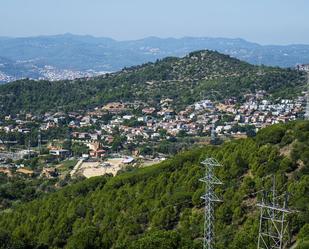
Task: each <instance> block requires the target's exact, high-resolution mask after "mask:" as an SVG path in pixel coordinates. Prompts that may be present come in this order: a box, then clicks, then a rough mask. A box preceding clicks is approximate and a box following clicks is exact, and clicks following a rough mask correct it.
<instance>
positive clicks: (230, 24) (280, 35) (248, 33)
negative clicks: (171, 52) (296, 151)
mask: <svg viewBox="0 0 309 249" xmlns="http://www.w3.org/2000/svg"><path fill="white" fill-rule="evenodd" d="M308 17H309V1H308V0H0V36H11V37H12V36H13V37H25V36H38V35H54V34H63V33H73V34H88V35H93V36H99V37H111V38H114V39H116V40H134V39H140V38H144V37H148V36H158V37H177V38H178V37H184V36H194V37H228V38H243V39H246V40H249V41H253V42H258V43H260V44H293V43H294V44H295V43H297V44H299V43H303V44H309V20H308Z"/></svg>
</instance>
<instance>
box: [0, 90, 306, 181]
mask: <svg viewBox="0 0 309 249" xmlns="http://www.w3.org/2000/svg"><path fill="white" fill-rule="evenodd" d="M244 98H245V101H244V102H243V103H237V101H236V99H226V100H224V101H223V102H213V101H211V100H208V99H204V100H201V101H198V102H196V103H194V104H193V105H189V106H187V107H186V108H185V109H184V110H180V111H176V110H175V109H174V105H173V102H174V101H173V100H172V99H162V100H161V101H160V104H159V105H158V106H150V105H148V104H145V103H142V102H138V101H135V102H132V103H123V102H113V103H107V104H106V105H104V106H98V107H96V108H94V109H92V110H90V111H80V112H78V111H77V112H68V113H64V112H54V113H51V112H49V113H45V114H42V115H34V114H31V113H27V114H18V115H7V116H4V117H3V118H2V119H1V120H0V172H2V173H4V174H7V175H9V176H13V175H16V174H17V175H22V176H25V177H47V178H59V177H60V178H61V177H62V178H65V177H68V176H69V177H71V178H74V177H80V176H81V177H87V178H89V177H93V176H99V175H104V174H111V175H116V174H117V173H118V172H122V171H124V170H130V169H131V168H134V167H145V166H149V165H152V164H155V163H158V162H160V161H162V160H165V159H166V158H168V157H169V156H170V155H174V154H175V153H177V152H179V151H182V150H184V149H188V148H190V147H193V146H199V145H202V144H208V143H221V142H222V141H224V140H227V139H232V138H236V139H237V138H244V137H247V136H254V135H255V134H256V132H257V131H258V130H259V129H261V128H263V127H266V126H268V125H272V124H277V123H286V122H288V121H291V120H297V119H303V118H304V111H305V106H306V93H305V92H304V93H303V94H302V95H301V96H299V97H297V98H295V99H278V100H270V98H269V96H267V94H266V92H265V91H258V92H256V93H254V94H247V95H245V96H244Z"/></svg>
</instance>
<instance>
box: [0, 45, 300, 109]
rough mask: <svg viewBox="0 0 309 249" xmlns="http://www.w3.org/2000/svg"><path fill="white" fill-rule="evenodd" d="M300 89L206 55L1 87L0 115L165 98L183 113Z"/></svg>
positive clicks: (274, 74)
mask: <svg viewBox="0 0 309 249" xmlns="http://www.w3.org/2000/svg"><path fill="white" fill-rule="evenodd" d="M304 84H305V77H304V74H303V73H301V72H298V71H295V70H291V69H280V68H272V67H257V66H253V65H250V64H248V63H245V62H241V61H239V60H237V59H234V58H231V57H229V56H227V55H223V54H220V53H218V52H212V51H207V50H205V51H199V52H194V53H191V54H189V55H188V56H186V57H184V58H166V59H163V60H160V61H157V62H156V63H148V64H145V65H142V66H137V67H132V68H128V69H124V70H122V71H120V72H118V73H114V74H109V75H105V76H101V77H97V78H90V79H79V80H73V81H58V82H48V81H31V80H20V81H16V82H12V83H9V84H5V85H1V86H0V113H2V114H3V113H11V114H12V113H18V112H22V111H27V112H43V111H50V110H77V109H79V108H82V109H85V108H91V107H94V106H97V105H103V104H105V103H107V102H109V101H134V100H140V101H144V102H147V103H150V104H154V105H155V104H156V103H159V102H160V100H161V99H162V98H166V97H168V98H172V99H174V103H175V107H176V108H183V107H184V106H186V105H188V104H192V103H193V102H195V101H197V100H200V99H203V98H210V99H214V100H222V99H225V98H231V97H235V98H237V99H239V100H241V99H242V98H243V96H244V94H246V93H252V92H253V93H254V92H255V91H256V90H266V91H267V92H268V93H269V94H273V95H274V96H275V97H276V96H284V97H289V96H291V95H293V94H295V93H298V92H300V91H301V89H302V87H303V85H304Z"/></svg>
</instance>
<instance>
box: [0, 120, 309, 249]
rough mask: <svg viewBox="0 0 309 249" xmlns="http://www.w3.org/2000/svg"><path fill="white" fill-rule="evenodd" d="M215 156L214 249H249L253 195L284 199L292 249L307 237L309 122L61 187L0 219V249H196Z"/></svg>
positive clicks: (253, 235) (254, 223)
mask: <svg viewBox="0 0 309 249" xmlns="http://www.w3.org/2000/svg"><path fill="white" fill-rule="evenodd" d="M209 156H212V157H215V158H216V159H218V160H219V161H220V162H221V163H222V164H223V167H222V168H220V169H218V172H217V175H218V177H219V178H220V179H221V180H222V181H223V182H224V185H223V187H222V188H218V189H217V190H216V191H217V192H218V194H219V195H221V196H222V198H223V201H224V202H223V203H221V204H219V205H218V207H217V209H216V226H215V228H216V234H217V244H216V248H218V249H223V248H231V249H236V248H237V249H238V248H248V249H249V248H250V249H251V248H252V249H253V248H256V242H257V241H256V239H257V233H258V210H257V208H256V205H255V204H256V201H257V196H256V192H257V191H259V190H261V189H264V188H265V189H268V188H270V187H271V176H272V175H276V177H277V189H279V190H280V191H284V190H288V191H289V192H290V193H291V201H290V205H291V207H292V208H293V209H297V210H299V211H300V212H299V213H296V214H295V215H293V216H291V231H292V234H293V236H296V235H298V237H297V239H298V248H299V249H301V248H308V247H306V246H308V243H309V238H308V229H309V204H308V203H309V176H308V173H309V122H295V123H290V124H288V125H275V126H272V127H269V128H266V129H264V130H262V131H260V132H259V133H258V134H257V136H256V138H254V139H253V138H248V139H243V140H238V141H231V142H226V143H225V144H224V145H222V146H220V147H211V146H208V147H205V148H200V149H196V150H193V151H189V152H185V153H182V154H179V155H177V156H176V157H174V158H173V159H171V160H168V161H165V162H162V163H160V164H159V165H156V166H152V167H148V168H143V169H138V170H135V171H133V172H128V173H123V174H121V175H119V176H116V177H114V178H111V177H108V176H106V177H98V178H92V179H89V180H85V181H82V182H80V183H77V184H74V185H71V186H68V187H65V188H64V189H62V190H60V191H58V192H56V193H52V194H49V195H47V196H45V197H43V198H40V199H37V200H34V201H31V202H29V203H26V204H22V205H17V206H16V207H14V208H13V209H11V210H7V211H4V212H2V214H0V248H72V249H73V248H74V249H79V248H117V249H120V248H123V249H124V248H132V249H136V248H141V249H142V248H150V249H152V248H156V249H161V248H162V249H176V248H177V249H179V248H183V249H184V248H188V249H189V248H190V249H192V248H201V245H202V240H201V238H202V234H203V203H202V201H201V199H200V196H201V195H202V193H203V184H202V183H201V182H199V180H198V179H199V178H201V177H202V175H203V169H202V167H201V165H200V161H201V160H203V159H204V158H205V157H209Z"/></svg>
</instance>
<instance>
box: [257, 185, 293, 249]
mask: <svg viewBox="0 0 309 249" xmlns="http://www.w3.org/2000/svg"><path fill="white" fill-rule="evenodd" d="M257 206H258V207H259V208H260V226H259V237H258V247H257V248H258V249H284V248H286V244H287V241H286V239H287V237H288V222H287V219H286V216H287V215H288V214H289V213H291V210H289V209H288V195H287V194H285V195H284V196H281V197H280V196H276V188H275V181H274V182H273V190H272V191H271V192H269V193H267V192H263V197H262V200H261V202H260V203H258V204H257Z"/></svg>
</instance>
